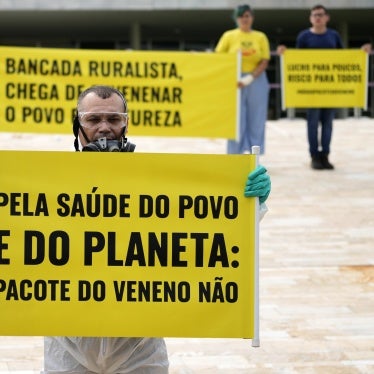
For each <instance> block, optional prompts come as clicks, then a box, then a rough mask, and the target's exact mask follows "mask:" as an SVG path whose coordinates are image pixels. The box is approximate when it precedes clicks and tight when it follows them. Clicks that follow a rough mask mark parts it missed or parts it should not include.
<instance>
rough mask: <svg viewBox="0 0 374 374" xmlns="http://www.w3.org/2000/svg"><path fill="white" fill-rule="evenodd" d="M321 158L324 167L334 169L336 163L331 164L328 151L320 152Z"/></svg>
mask: <svg viewBox="0 0 374 374" xmlns="http://www.w3.org/2000/svg"><path fill="white" fill-rule="evenodd" d="M320 160H321V164H322V166H323V168H324V169H329V170H332V169H334V165H333V164H330V162H329V159H328V157H327V154H326V153H321V154H320Z"/></svg>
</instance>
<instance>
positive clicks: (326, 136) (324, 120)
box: [306, 108, 335, 156]
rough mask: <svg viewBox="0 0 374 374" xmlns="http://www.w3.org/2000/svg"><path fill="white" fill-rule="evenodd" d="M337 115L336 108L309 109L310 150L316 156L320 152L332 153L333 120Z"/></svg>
mask: <svg viewBox="0 0 374 374" xmlns="http://www.w3.org/2000/svg"><path fill="white" fill-rule="evenodd" d="M334 116H335V109H330V108H323V109H315V108H313V109H308V110H307V112H306V119H307V128H308V142H309V152H310V154H311V156H315V155H317V154H318V152H320V151H321V152H322V153H325V154H329V153H330V143H331V137H332V122H333V120H334ZM319 123H321V141H319V139H318V128H319Z"/></svg>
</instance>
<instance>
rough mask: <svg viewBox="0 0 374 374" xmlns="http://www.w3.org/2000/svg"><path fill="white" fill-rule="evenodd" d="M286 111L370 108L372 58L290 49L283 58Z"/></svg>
mask: <svg viewBox="0 0 374 374" xmlns="http://www.w3.org/2000/svg"><path fill="white" fill-rule="evenodd" d="M281 74H282V107H283V108H366V106H367V88H368V54H367V53H366V52H364V51H362V50H359V49H358V50H348V49H344V50H326V49H321V50H317V49H308V50H306V49H302V50H300V49H297V50H293V49H287V50H286V51H285V53H284V54H283V55H282V58H281Z"/></svg>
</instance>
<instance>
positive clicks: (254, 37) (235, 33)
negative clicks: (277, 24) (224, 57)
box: [215, 29, 270, 73]
mask: <svg viewBox="0 0 374 374" xmlns="http://www.w3.org/2000/svg"><path fill="white" fill-rule="evenodd" d="M215 51H216V52H219V53H237V52H238V51H241V54H242V72H243V73H251V72H252V71H253V70H254V69H255V68H256V66H257V65H258V63H259V62H260V61H261V60H270V47H269V40H268V38H267V36H266V35H265V34H264V33H263V32H261V31H256V30H251V31H250V32H244V31H241V30H240V29H234V30H228V31H226V32H225V33H224V34H223V35H222V36H221V38H220V40H219V41H218V44H217V46H216V49H215Z"/></svg>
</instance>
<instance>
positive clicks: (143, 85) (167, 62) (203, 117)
mask: <svg viewBox="0 0 374 374" xmlns="http://www.w3.org/2000/svg"><path fill="white" fill-rule="evenodd" d="M236 80H237V56H236V55H230V54H218V53H217V54H216V53H205V52H156V51H151V52H149V51H113V50H110V51H101V50H100V51H96V50H78V49H48V48H17V47H0V131H9V132H33V133H35V132H37V133H71V131H72V130H71V128H72V118H73V114H74V111H75V108H76V103H77V98H78V95H79V93H80V92H82V91H83V90H84V89H86V88H88V87H89V86H91V85H94V84H104V85H110V86H113V87H115V88H117V89H118V90H120V91H121V92H123V94H124V95H125V97H126V99H127V100H128V103H129V118H130V128H131V130H130V131H131V134H132V135H147V136H180V137H182V136H186V137H187V136H188V137H215V138H230V139H234V138H235V137H236V124H237V87H236Z"/></svg>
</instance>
